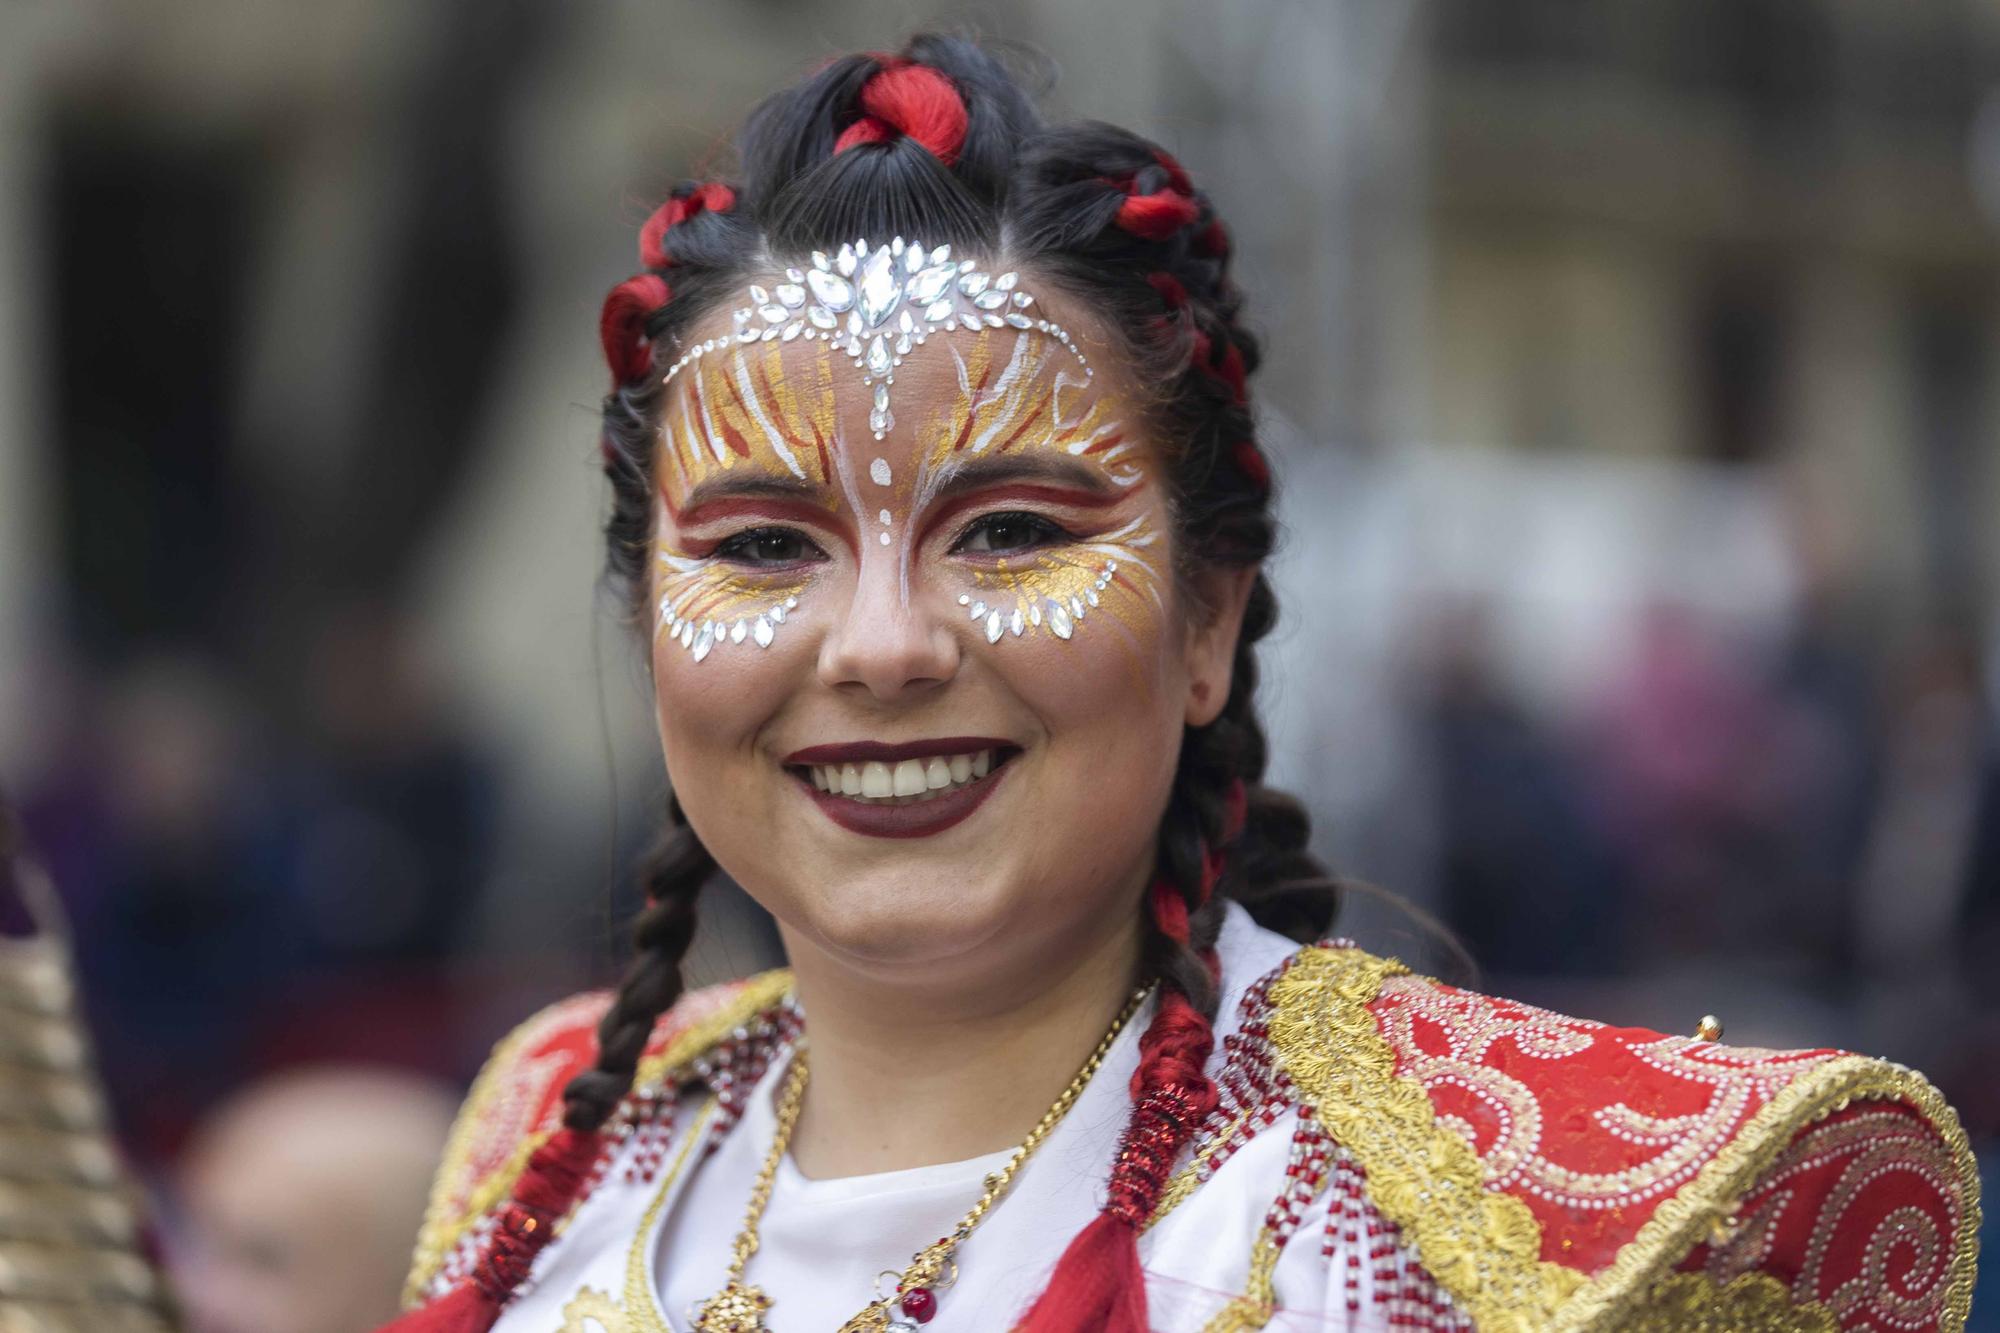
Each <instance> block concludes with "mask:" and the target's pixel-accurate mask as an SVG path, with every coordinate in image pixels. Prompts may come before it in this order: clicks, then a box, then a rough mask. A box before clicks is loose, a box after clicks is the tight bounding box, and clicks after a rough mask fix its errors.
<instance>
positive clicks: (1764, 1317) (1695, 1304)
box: [1618, 1273, 1840, 1333]
mask: <svg viewBox="0 0 2000 1333" xmlns="http://www.w3.org/2000/svg"><path fill="white" fill-rule="evenodd" d="M1618 1328H1619V1331H1620V1333H1839V1331H1840V1323H1839V1321H1838V1320H1836V1319H1835V1318H1834V1317H1833V1311H1831V1310H1829V1309H1827V1308H1826V1307H1825V1306H1824V1305H1820V1304H1818V1303H1816V1302H1811V1301H1808V1302H1806V1303H1805V1304H1802V1305H1794V1304H1792V1296H1791V1293H1790V1292H1788V1291H1786V1290H1785V1284H1784V1283H1782V1282H1780V1281H1778V1279H1776V1278H1774V1277H1772V1276H1771V1275H1770V1274H1768V1273H1744V1274H1743V1275H1741V1276H1740V1277H1736V1278H1733V1279H1731V1280H1730V1281H1729V1282H1728V1283H1726V1284H1721V1285H1718V1284H1717V1283H1716V1282H1715V1281H1714V1280H1712V1279H1711V1278H1709V1277H1708V1276H1707V1275H1705V1274H1702V1273H1675V1274H1674V1275H1673V1276H1672V1277H1669V1278H1667V1279H1666V1280H1665V1281H1664V1282H1661V1283H1659V1284H1657V1285H1656V1286H1654V1287H1653V1288H1652V1289H1651V1290H1650V1291H1648V1292H1647V1293H1646V1294H1645V1295H1644V1296H1643V1297H1641V1298H1640V1300H1639V1301H1638V1302H1637V1303H1636V1304H1635V1305H1633V1306H1632V1307H1631V1308H1630V1309H1628V1310H1625V1311H1622V1312H1621V1313H1620V1314H1619V1316H1618Z"/></svg>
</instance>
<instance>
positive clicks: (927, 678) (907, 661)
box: [819, 550, 960, 702]
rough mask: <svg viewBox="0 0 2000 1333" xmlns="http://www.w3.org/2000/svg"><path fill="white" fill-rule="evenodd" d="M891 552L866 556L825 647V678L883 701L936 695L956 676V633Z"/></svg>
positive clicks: (822, 668)
mask: <svg viewBox="0 0 2000 1333" xmlns="http://www.w3.org/2000/svg"><path fill="white" fill-rule="evenodd" d="M898 554H899V553H892V552H890V551H888V550H883V551H880V552H873V551H871V552H868V553H867V554H865V555H864V556H863V557H862V561H861V569H860V573H859V574H858V575H857V576H856V578H855V586H854V596H853V598H852V599H851V600H850V601H849V602H848V605H847V611H846V614H845V615H844V616H842V617H841V618H840V619H839V620H837V621H836V622H835V624H834V625H833V627H832V629H831V630H829V631H828V633H827V636H826V638H825V640H824V641H823V642H822V643H821V644H820V650H819V675H820V679H821V680H822V681H824V682H825V683H827V684H828V685H832V686H834V687H836V688H846V689H856V688H859V689H865V690H866V691H867V692H868V693H869V694H871V695H873V696H874V697H875V698H876V699H879V700H882V701H883V702H890V701H893V700H896V699H900V698H903V697H905V696H907V695H910V694H912V693H915V692H919V691H923V690H930V689H935V688H937V687H938V686H940V685H943V684H944V683H945V682H946V681H948V680H950V679H951V678H952V677H953V676H954V675H956V674H957V673H958V664H959V654H960V644H959V639H958V636H957V635H956V634H954V633H953V632H952V626H951V625H949V624H948V623H946V622H945V621H944V620H943V619H941V618H940V617H939V616H937V615H936V614H934V613H933V612H932V611H930V610H927V609H926V605H925V602H926V599H925V598H924V597H923V596H922V595H921V590H920V589H919V588H918V587H916V586H915V582H914V580H913V579H912V577H911V571H909V570H908V569H907V568H906V567H905V566H904V563H903V561H902V560H901V559H899V558H898Z"/></svg>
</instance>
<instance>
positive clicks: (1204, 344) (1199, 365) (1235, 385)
mask: <svg viewBox="0 0 2000 1333" xmlns="http://www.w3.org/2000/svg"><path fill="white" fill-rule="evenodd" d="M1193 365H1194V368H1195V369H1196V370H1199V371H1201V372H1202V373H1203V374H1204V375H1207V376H1209V377H1210V378H1211V379H1218V380H1221V381H1222V382H1223V383H1224V384H1226V385H1228V386H1229V392H1230V395H1231V396H1232V397H1233V398H1234V400H1235V401H1236V402H1238V403H1246V402H1248V401H1250V384H1249V372H1248V371H1246V370H1245V369H1244V368H1243V353H1242V352H1240V351H1238V350H1237V349H1236V344H1235V343H1233V342H1229V341H1227V340H1224V342H1223V344H1222V355H1221V356H1217V355H1216V354H1215V342H1214V340H1213V339H1211V338H1210V337H1209V336H1208V335H1207V334H1206V333H1200V332H1197V333H1196V334H1195V335H1194V360H1193Z"/></svg>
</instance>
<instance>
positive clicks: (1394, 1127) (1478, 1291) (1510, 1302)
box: [1270, 949, 1979, 1333]
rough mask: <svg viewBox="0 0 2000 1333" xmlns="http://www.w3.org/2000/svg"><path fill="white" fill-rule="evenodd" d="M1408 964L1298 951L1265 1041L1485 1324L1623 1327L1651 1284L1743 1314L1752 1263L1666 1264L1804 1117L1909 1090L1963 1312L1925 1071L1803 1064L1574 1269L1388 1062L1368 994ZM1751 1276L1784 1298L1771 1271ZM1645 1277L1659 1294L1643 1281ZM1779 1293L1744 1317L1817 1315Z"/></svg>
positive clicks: (1947, 1112) (1967, 1206)
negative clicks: (1943, 1216) (1941, 1204)
mask: <svg viewBox="0 0 2000 1333" xmlns="http://www.w3.org/2000/svg"><path fill="white" fill-rule="evenodd" d="M1404 974H1406V969H1404V968H1403V966H1402V965H1401V964H1400V963H1397V962H1395V961H1394V960H1390V959H1380V958H1375V957H1372V956H1370V955H1368V954H1366V953H1363V952H1361V951H1360V950H1358V949H1307V950H1304V951H1302V952H1301V953H1299V954H1298V955H1297V957H1296V959H1295V960H1294V962H1293V964H1292V966H1291V967H1290V968H1289V969H1288V970H1287V971H1286V972H1285V974H1284V975H1283V976H1282V977H1280V978H1279V979H1278V980H1277V981H1276V982H1274V983H1273V985H1272V987H1271V1000H1272V1006H1273V1013H1272V1016H1271V1020H1270V1033H1271V1041H1272V1044H1273V1046H1274V1048H1275V1050H1276V1052H1277V1054H1278V1058H1279V1059H1280V1061H1281V1062H1282V1063H1283V1065H1284V1067H1285V1069H1286V1070H1287V1071H1288V1072H1289V1073H1290V1074H1291V1076H1292V1079H1293V1081H1294V1083H1295V1084H1296V1085H1297V1086H1298V1088H1299V1090H1300V1092H1301V1094H1302V1096H1303V1098H1304V1100H1306V1101H1307V1102H1309V1103H1311V1104H1313V1105H1315V1106H1316V1107H1317V1109H1318V1113H1319V1115H1320V1117H1321V1119H1322V1120H1323V1121H1325V1122H1326V1124H1327V1126H1328V1128H1329V1129H1330V1130H1331V1131H1332V1132H1333V1135H1334V1138H1335V1139H1336V1140H1337V1141H1338V1142H1340V1143H1341V1144H1343V1145H1344V1146H1345V1147H1346V1148H1347V1149H1348V1151H1350V1152H1351V1153H1353V1155H1354V1156H1355V1158H1356V1159H1357V1160H1358V1161H1359V1163H1360V1164H1361V1166H1362V1168H1363V1170H1364V1171H1366V1172H1367V1175H1368V1193H1369V1197H1370V1199H1371V1200H1372V1201H1373V1203H1374V1205H1375V1207H1376V1209H1377V1210H1378V1211H1379V1212H1381V1213H1382V1215H1383V1216H1384V1217H1386V1218H1388V1219H1389V1220H1391V1221H1393V1222H1395V1223H1396V1224H1397V1225H1398V1226H1399V1227H1401V1228H1402V1229H1403V1231H1404V1233H1405V1235H1406V1236H1407V1237H1408V1238H1409V1240H1410V1241H1411V1243H1412V1244H1413V1246H1414V1248H1415V1250H1416V1252H1417V1254H1418V1257H1419V1258H1420V1259H1421V1260H1422V1262H1423V1264H1424V1267H1425V1268H1426V1269H1427V1270H1428V1271H1429V1272H1430V1273H1431V1275H1432V1276H1433V1277H1434V1278H1435V1279H1436V1280H1437V1281H1438V1283H1439V1285H1440V1286H1442V1287H1443V1288H1444V1289H1445V1290H1446V1291H1447V1292H1448V1293H1450V1294H1451V1296H1452V1297H1453V1298H1454V1300H1456V1301H1457V1302H1458V1303H1459V1304H1460V1305H1461V1306H1462V1307H1463V1308H1465V1309H1466V1310H1467V1311H1468V1312H1469V1313H1470V1314H1471V1315H1472V1316H1473V1318H1474V1320H1475V1321H1476V1322H1477V1323H1478V1325H1479V1327H1480V1329H1481V1330H1482V1333H1495V1331H1496V1330H1506V1329H1519V1330H1524V1331H1525V1330H1530V1329H1551V1330H1555V1331H1556V1333H1580V1331H1581V1330H1585V1329H1597V1328H1608V1327H1614V1326H1615V1327H1619V1328H1624V1327H1626V1326H1628V1325H1627V1321H1628V1319H1629V1317H1630V1316H1631V1315H1632V1314H1633V1312H1634V1311H1637V1310H1642V1309H1650V1308H1652V1307H1653V1305H1654V1304H1655V1303H1656V1302H1657V1301H1658V1300H1662V1299H1671V1300H1672V1301H1675V1302H1679V1303H1680V1305H1679V1306H1677V1307H1674V1308H1677V1309H1684V1310H1687V1311H1692V1312H1694V1313H1695V1314H1696V1315H1698V1316H1699V1317H1700V1318H1703V1319H1709V1320H1711V1321H1712V1322H1709V1323H1698V1324H1693V1325H1687V1324H1683V1325H1681V1326H1683V1327H1699V1328H1724V1327H1736V1326H1738V1324H1737V1323H1735V1322H1733V1321H1734V1320H1735V1319H1736V1314H1735V1313H1734V1312H1735V1311H1737V1310H1738V1309H1741V1310H1744V1311H1748V1312H1751V1313H1755V1311H1756V1310H1757V1309H1758V1308H1760V1307H1759V1306H1758V1305H1757V1304H1755V1303H1756V1302H1763V1303H1766V1304H1768V1301H1769V1297H1768V1295H1767V1294H1757V1293H1756V1292H1753V1290H1752V1289H1753V1288H1758V1287H1759V1282H1757V1281H1753V1280H1752V1279H1755V1278H1758V1276H1759V1275H1756V1274H1745V1275H1743V1276H1742V1277H1740V1278H1738V1279H1735V1280H1733V1281H1732V1282H1730V1283H1728V1284H1725V1285H1722V1286H1718V1285H1716V1284H1715V1283H1713V1282H1712V1281H1709V1280H1708V1279H1707V1278H1705V1277H1703V1276H1702V1275H1699V1274H1692V1275H1675V1276H1672V1277H1668V1276H1666V1274H1667V1270H1668V1269H1670V1268H1671V1267H1672V1265H1673V1264H1674V1263H1676V1262H1677V1261H1678V1260H1679V1259H1680V1258H1681V1257H1683V1256H1684V1255H1686V1254H1687V1253H1688V1252H1689V1251H1690V1250H1692V1249H1693V1247H1694V1246H1695V1245H1696V1244H1697V1243H1699V1242H1700V1241H1702V1240H1703V1239H1705V1238H1706V1237H1707V1236H1708V1235H1709V1234H1710V1230H1711V1228H1712V1227H1713V1226H1714V1224H1715V1223H1716V1222H1718V1221H1719V1220H1721V1219H1722V1218H1723V1217H1724V1215H1725V1214H1727V1213H1728V1211H1729V1210H1730V1208H1731V1207H1732V1206H1733V1205H1734V1204H1735V1203H1736V1202H1737V1201H1738V1200H1739V1199H1741V1198H1742V1196H1743V1194H1744V1193H1745V1192H1746V1191H1747V1190H1749V1189H1750V1188H1751V1187H1752V1186H1753V1185H1754V1184H1755V1182H1756V1181H1757V1180H1758V1179H1759V1178H1760V1177H1761V1176H1762V1174H1763V1173H1764V1172H1765V1171H1766V1170H1767V1169H1768V1168H1769V1167H1770V1166H1771V1165H1772V1163H1773V1162H1775V1161H1776V1160H1777V1158H1778V1157H1779V1155H1780V1154H1781V1153H1783V1152H1784V1150H1785V1149H1786V1147H1787V1145H1788V1144H1789V1143H1790V1142H1791V1140H1792V1138H1793V1136H1794V1134H1795V1133H1796V1132H1797V1130H1798V1129H1799V1128H1800V1127H1801V1126H1803V1125H1805V1124H1807V1123H1809V1122H1811V1121H1813V1120H1815V1119H1818V1118H1822V1117H1824V1116H1826V1115H1829V1114H1831V1113H1833V1112H1834V1111H1836V1110H1840V1109H1843V1108H1845V1107H1846V1106H1848V1105H1849V1104H1850V1103H1851V1102H1853V1101H1855V1100H1858V1099H1868V1100H1888V1099H1898V1100H1901V1101H1905V1102H1907V1103H1909V1104H1910V1105H1911V1106H1912V1107H1914V1108H1915V1109H1916V1110H1917V1112H1918V1113H1919V1114H1920V1115H1922V1116H1923V1117H1924V1118H1925V1119H1926V1120H1927V1121H1929V1122H1930V1126H1931V1128H1932V1129H1933V1130H1934V1131H1935V1132H1936V1133H1937V1135H1938V1136H1939V1137H1940V1138H1941V1139H1942V1140H1943V1141H1944V1144H1945V1145H1946V1151H1947V1153H1948V1155H1949V1157H1950V1159H1951V1162H1952V1174H1953V1175H1954V1177H1955V1184H1956V1192H1955V1199H1954V1203H1955V1204H1956V1211H1957V1214H1958V1217H1957V1234H1956V1236H1955V1238H1954V1244H1953V1247H1952V1260H1951V1263H1952V1268H1951V1272H1950V1274H1949V1276H1948V1277H1947V1279H1946V1290H1945V1293H1944V1296H1943V1300H1942V1313H1941V1321H1940V1327H1942V1328H1944V1329H1946V1330H1956V1329H1960V1328H1962V1327H1963V1326H1964V1323H1965V1320H1966V1317H1967V1314H1968V1312H1969V1311H1970V1309H1971V1302H1972V1282H1973V1267H1974V1262H1975V1258H1976V1254H1977V1245H1978V1241H1977V1231H1978V1225H1979V1206H1978V1185H1977V1171H1976V1167H1975V1164H1974V1162H1973V1159H1972V1154H1971V1150H1970V1147H1969V1145H1968V1144H1967V1142H1966V1138H1965V1132H1964V1130H1963V1129H1962V1128H1961V1127H1960V1125H1959V1123H1958V1117H1957V1116H1956V1114H1955V1113H1953V1111H1952V1110H1951V1108H1950V1107H1949V1106H1948V1105H1947V1104H1946V1103H1945V1101H1944V1099H1943V1097H1942V1096H1941V1095H1940V1094H1939V1093H1938V1091H1937V1090H1936V1089H1935V1088H1933V1087H1932V1086H1931V1085H1930V1084H1929V1083H1928V1082H1926V1081H1925V1080H1924V1079H1923V1078H1922V1076H1920V1075H1918V1074H1916V1073H1914V1072H1913V1071H1911V1070H1907V1069H1904V1068H1902V1067H1901V1066H1898V1065H1893V1064H1890V1063H1888V1062H1886V1061H1881V1060H1871V1059H1867V1058H1865V1057H1862V1056H1838V1057H1831V1058H1826V1059H1823V1060H1819V1061H1817V1062H1814V1063H1810V1064H1808V1065H1807V1067H1806V1068H1804V1069H1803V1071H1802V1072H1799V1073H1798V1074H1797V1075H1796V1077H1794V1078H1792V1079H1791V1080H1790V1081H1789V1082H1788V1083H1786V1084H1785V1086H1783V1087H1782V1088H1778V1089H1776V1090H1775V1094H1774V1095H1773V1096H1772V1098H1771V1100H1770V1101H1769V1102H1767V1103H1766V1104H1765V1105H1764V1106H1763V1107H1762V1108H1761V1109H1760V1110H1759V1111H1758V1112H1756V1113H1755V1114H1754V1115H1753V1116H1752V1117H1751V1118H1750V1120H1749V1121H1748V1122H1747V1123H1746V1124H1745V1125H1744V1126H1743V1127H1742V1129H1741V1130H1740V1131H1739V1132H1738V1133H1736V1134H1735V1135H1733V1136H1732V1137H1731V1138H1730V1139H1729V1140H1728V1141H1727V1142H1725V1143H1723V1144H1722V1145H1721V1146H1720V1148H1719V1149H1718V1150H1717V1152H1716V1154H1715V1157H1714V1159H1713V1160H1711V1161H1709V1162H1708V1163H1706V1164H1705V1165H1704V1166H1703V1167H1702V1168H1701V1169H1700V1171H1698V1172H1697V1173H1696V1175H1695V1176H1694V1178H1693V1179H1692V1180H1691V1181H1689V1182H1688V1184H1687V1185H1685V1186H1684V1187H1683V1188H1681V1189H1680V1190H1679V1191H1677V1192H1676V1193H1675V1194H1674V1195H1673V1196H1672V1197H1671V1198H1668V1199H1665V1200H1663V1201H1662V1202H1661V1203H1660V1205H1659V1206H1658V1208H1656V1209H1655V1210H1654V1213H1653V1215H1652V1217H1651V1218H1649V1219H1648V1220H1647V1221H1646V1223H1645V1224H1644V1225H1642V1226H1641V1227H1640V1228H1639V1231H1638V1233H1637V1234H1636V1235H1635V1236H1634V1238H1633V1239H1632V1240H1631V1241H1630V1242H1628V1243H1627V1244H1626V1245H1625V1246H1624V1247H1623V1248H1622V1249H1621V1250H1619V1252H1618V1254H1617V1255H1616V1257H1615V1258H1614V1259H1613V1260H1612V1262H1611V1263H1609V1264H1607V1265H1606V1266H1605V1267H1604V1269H1603V1270H1602V1271H1600V1272H1599V1273H1597V1274H1596V1275H1595V1276H1594V1277H1591V1278H1586V1277H1585V1276H1584V1275H1583V1274H1581V1273H1579V1272H1576V1271H1575V1270H1573V1269H1569V1268H1566V1267H1564V1266H1562V1265H1560V1264H1554V1263H1548V1262H1545V1261H1543V1260H1541V1259H1540V1258H1539V1255H1540V1251H1541V1226H1540V1224H1539V1223H1538V1222H1537V1221H1536V1220H1535V1217H1534V1215H1533V1213H1532V1212H1530V1211H1529V1209H1528V1207H1527V1205H1526V1204H1525V1203H1523V1202H1522V1201H1521V1200H1519V1199H1516V1198H1514V1197H1512V1196H1510V1195H1504V1194H1494V1193H1489V1192H1488V1191H1487V1190H1486V1189H1485V1188H1483V1177H1484V1173H1483V1171H1482V1164H1481V1162H1480V1160H1479V1158H1478V1156H1477V1155H1476V1154H1475V1153H1474V1152H1473V1150H1472V1148H1471V1146H1470V1145H1469V1144H1468V1143H1467V1142H1466V1140H1465V1139H1464V1138H1462V1137H1460V1136H1459V1134H1458V1133H1456V1132H1455V1131H1454V1130H1453V1129H1451V1128H1450V1127H1449V1126H1448V1125H1446V1124H1444V1123H1442V1122H1441V1121H1440V1120H1439V1118H1438V1117H1437V1116H1436V1115H1435V1113H1434V1112H1433V1110H1432V1107H1431V1104H1430V1100H1429V1098H1428V1096H1427V1095H1426V1094H1425V1092H1424V1089H1423V1085H1422V1084H1421V1083H1420V1082H1419V1081H1418V1080H1416V1079H1413V1078H1409V1077H1406V1076H1403V1075H1399V1074H1397V1073H1396V1066H1395V1054H1394V1052H1393V1050H1392V1049H1391V1048H1390V1046H1389V1045H1388V1043H1387V1042H1386V1041H1385V1040H1384V1039H1383V1037H1382V1036H1381V1034H1380V1031H1379V1029H1378V1027H1377V1025H1376V1020H1375V1017H1374V1015H1373V1014H1372V1013H1371V1012H1370V1010H1369V1009H1368V1006H1369V1005H1370V1004H1371V1003H1372V1002H1373V1001H1374V1000H1375V998H1376V997H1377V996H1378V995H1379V994H1380V993H1381V991H1382V989H1383V983H1384V982H1385V981H1387V980H1388V979H1389V978H1391V977H1395V976H1400V975H1404ZM1800 1063H1801V1064H1805V1063H1807V1062H1804V1061H1800ZM1681 1276H1687V1277H1691V1278H1694V1279H1696V1281H1689V1282H1683V1281H1681V1280H1680V1277H1681ZM1761 1281H1762V1282H1766V1283H1770V1284H1772V1285H1773V1286H1775V1287H1776V1288H1777V1290H1778V1292H1780V1293H1781V1294H1784V1295H1785V1300H1786V1302H1787V1304H1789V1301H1790V1296H1789V1294H1788V1293H1784V1288H1783V1286H1782V1284H1778V1283H1776V1282H1775V1280H1774V1279H1770V1278H1768V1277H1764V1278H1762V1279H1761ZM1656 1284H1657V1285H1658V1286H1659V1287H1660V1288H1661V1289H1662V1290H1663V1291H1665V1293H1666V1294H1665V1295H1664V1296H1658V1295H1654V1294H1651V1293H1653V1292H1654V1289H1655V1286H1656ZM1790 1308H1791V1310H1792V1313H1791V1314H1789V1315H1785V1316H1784V1318H1789V1319H1791V1320H1793V1322H1792V1323H1766V1324H1764V1325H1756V1324H1749V1325H1742V1326H1745V1327H1771V1328H1793V1327H1805V1328H1813V1327H1817V1326H1818V1325H1814V1324H1812V1323H1809V1322H1807V1323H1801V1322H1800V1321H1801V1320H1809V1319H1811V1318H1815V1317H1816V1315H1815V1314H1814V1311H1813V1306H1812V1305H1811V1303H1806V1304H1801V1305H1799V1306H1794V1307H1790ZM1821 1308H1824V1307H1821ZM1660 1326H1661V1327H1665V1325H1660Z"/></svg>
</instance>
